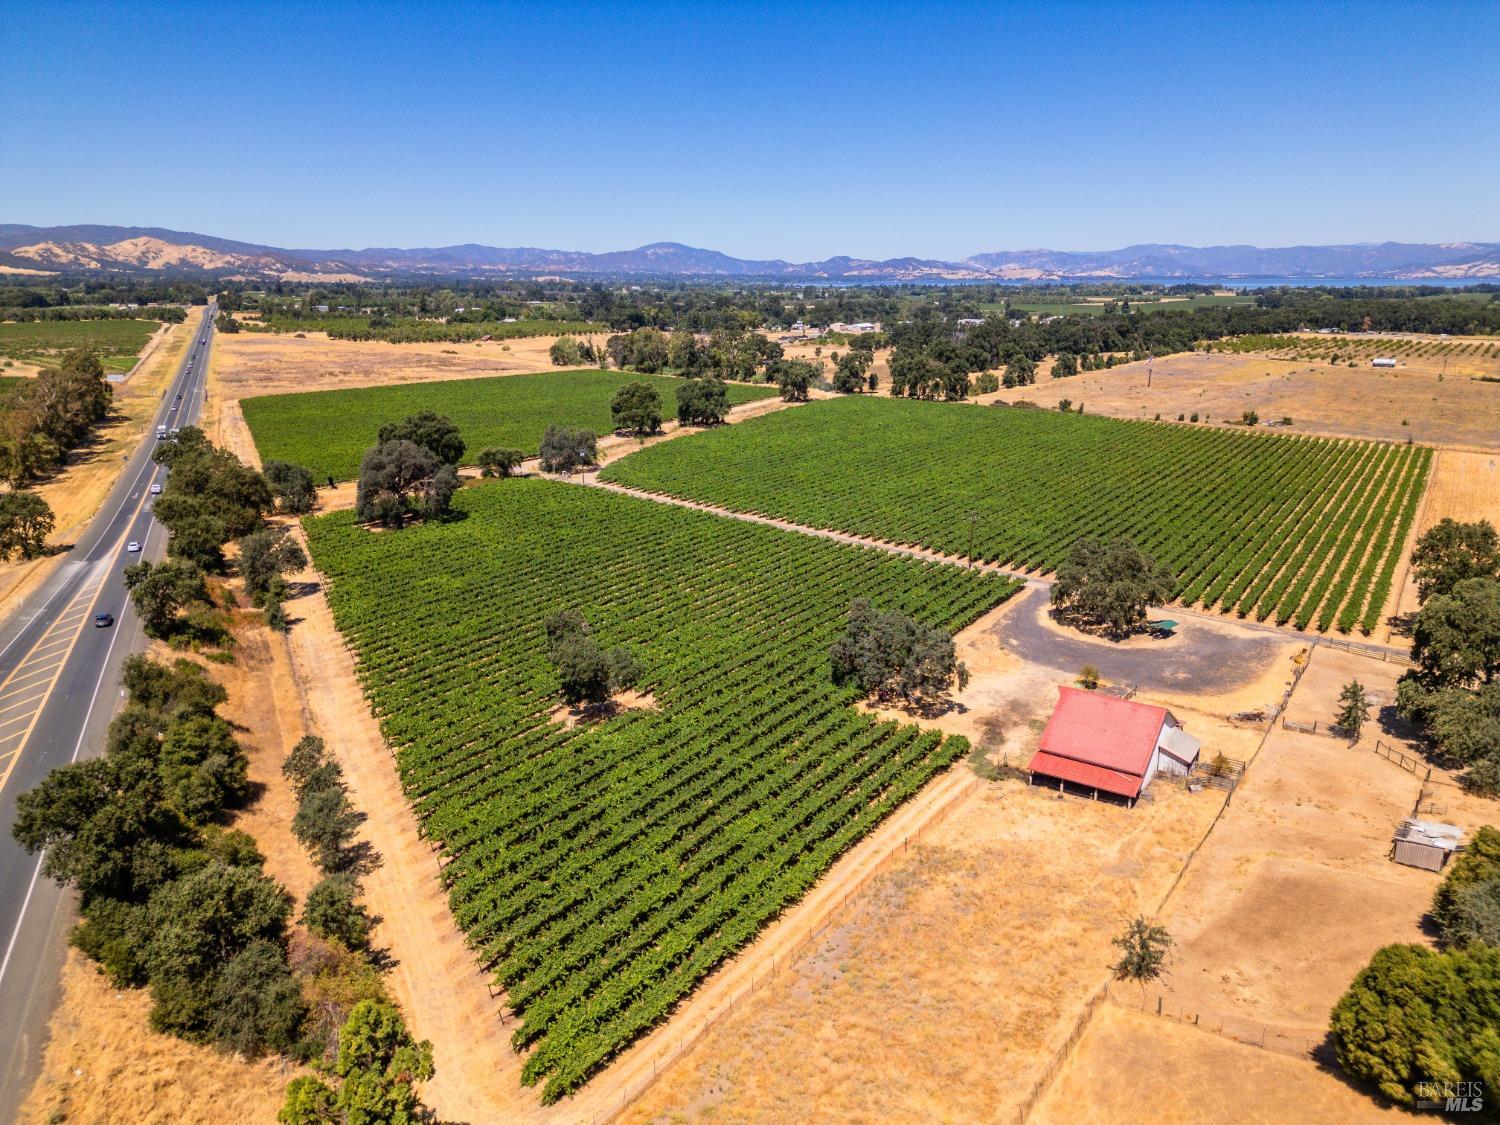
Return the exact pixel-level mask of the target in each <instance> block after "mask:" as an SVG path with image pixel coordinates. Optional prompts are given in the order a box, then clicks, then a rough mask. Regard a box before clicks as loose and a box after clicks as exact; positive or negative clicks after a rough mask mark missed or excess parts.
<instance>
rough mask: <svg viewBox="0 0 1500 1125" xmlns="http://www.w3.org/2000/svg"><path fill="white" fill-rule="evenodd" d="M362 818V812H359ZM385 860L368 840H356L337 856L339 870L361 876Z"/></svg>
mask: <svg viewBox="0 0 1500 1125" xmlns="http://www.w3.org/2000/svg"><path fill="white" fill-rule="evenodd" d="M360 819H361V820H363V819H364V814H363V813H361V814H360ZM384 862H385V857H384V856H382V855H381V854H380V851H379V850H378V849H377V848H376V847H375V845H374V844H372V843H370V841H368V840H356V841H355V842H354V843H352V844H350V845H348V846H347V847H345V848H344V850H343V852H342V853H341V854H340V856H339V870H340V871H347V872H349V874H351V875H354V876H357V877H359V878H363V877H364V876H366V875H368V874H370V872H372V871H374V870H375V869H376V868H378V867H380V865H381V864H383V863H384Z"/></svg>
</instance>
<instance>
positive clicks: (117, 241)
mask: <svg viewBox="0 0 1500 1125" xmlns="http://www.w3.org/2000/svg"><path fill="white" fill-rule="evenodd" d="M38 271H42V272H45V273H57V274H68V275H72V274H78V273H95V272H103V273H118V274H127V275H139V274H162V273H172V274H192V275H200V276H205V277H214V278H220V279H226V280H229V279H246V280H252V279H253V280H263V279H264V280H269V279H278V278H279V279H281V280H284V281H366V280H376V279H380V278H390V277H403V276H405V277H420V276H430V277H474V278H478V277H494V276H521V277H537V276H575V277H641V278H650V277H658V278H664V277H676V278H694V277H696V278H714V277H721V278H747V279H750V278H783V279H787V280H808V281H817V280H828V281H856V280H857V281H924V280H947V281H1007V280H1010V281H1088V280H1121V281H1124V280H1131V281H1137V280H1138V281H1180V280H1191V279H1201V278H1265V277H1288V278H1307V279H1316V278H1333V277H1337V278H1369V279H1371V280H1395V279H1409V280H1413V281H1420V280H1423V279H1435V278H1474V279H1476V280H1478V279H1485V278H1500V243H1479V242H1457V243H1446V244H1428V243H1405V242H1382V243H1360V244H1356V245H1349V246H1287V247H1281V248H1274V249H1262V248H1261V247H1257V246H1202V247H1199V246H1174V245H1143V246H1127V247H1125V248H1124V249H1121V250H1100V251H1082V252H1079V251H1064V250H1000V251H993V252H990V253H984V254H974V255H972V256H971V257H968V258H965V259H964V260H963V261H961V262H948V261H940V260H936V259H928V258H888V259H885V260H882V261H874V260H870V259H866V258H850V257H843V256H840V257H834V258H827V259H825V260H823V261H821V262H786V261H782V260H781V259H770V260H756V259H746V258H735V257H731V256H730V255H728V254H724V253H721V252H719V251H717V250H703V249H699V248H697V247H693V246H684V245H683V244H682V243H679V242H653V243H651V244H650V245H647V246H641V247H638V248H636V249H634V250H615V251H610V252H608V253H603V254H591V253H587V252H584V251H577V250H545V249H540V248H537V247H532V246H521V247H500V246H481V245H477V244H474V243H468V244H465V245H461V246H435V247H416V248H413V249H400V248H396V247H372V248H368V249H364V250H283V249H280V248H278V247H275V246H260V245H256V244H255V243H250V242H237V241H235V240H233V239H228V238H217V237H214V236H210V235H203V234H192V233H189V232H186V231H175V230H166V229H164V228H161V227H115V226H99V225H90V224H83V225H77V226H63V227H34V226H26V225H23V224H19V223H6V224H0V276H3V275H4V274H7V273H9V274H16V275H35V274H37V273H38Z"/></svg>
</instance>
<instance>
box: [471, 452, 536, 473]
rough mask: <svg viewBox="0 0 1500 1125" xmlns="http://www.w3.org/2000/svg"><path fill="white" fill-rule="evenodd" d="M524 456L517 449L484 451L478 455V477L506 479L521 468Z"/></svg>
mask: <svg viewBox="0 0 1500 1125" xmlns="http://www.w3.org/2000/svg"><path fill="white" fill-rule="evenodd" d="M525 459H526V455H525V454H524V453H522V452H521V451H520V450H519V449H485V450H482V451H481V452H480V454H479V458H478V464H479V475H480V476H482V477H508V476H510V475H511V474H512V473H514V472H515V471H516V470H517V469H518V468H520V466H521V462H522V461H524V460H525Z"/></svg>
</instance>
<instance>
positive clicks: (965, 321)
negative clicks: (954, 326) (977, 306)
mask: <svg viewBox="0 0 1500 1125" xmlns="http://www.w3.org/2000/svg"><path fill="white" fill-rule="evenodd" d="M983 323H984V318H983V317H978V316H966V317H962V318H961V319H960V320H959V322H958V326H959V327H960V328H978V327H979V326H980V325H981V324H983Z"/></svg>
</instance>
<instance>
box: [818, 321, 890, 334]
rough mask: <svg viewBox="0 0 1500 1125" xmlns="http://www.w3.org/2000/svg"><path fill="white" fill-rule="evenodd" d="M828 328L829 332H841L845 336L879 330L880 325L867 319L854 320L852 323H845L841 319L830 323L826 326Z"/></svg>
mask: <svg viewBox="0 0 1500 1125" xmlns="http://www.w3.org/2000/svg"><path fill="white" fill-rule="evenodd" d="M828 329H829V331H830V332H841V333H843V334H844V335H845V336H863V335H866V334H867V333H870V332H879V331H880V325H879V324H876V323H875V322H873V321H869V320H860V321H856V322H855V323H853V324H845V323H844V322H843V321H836V322H835V323H833V324H830V325H829V326H828Z"/></svg>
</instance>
